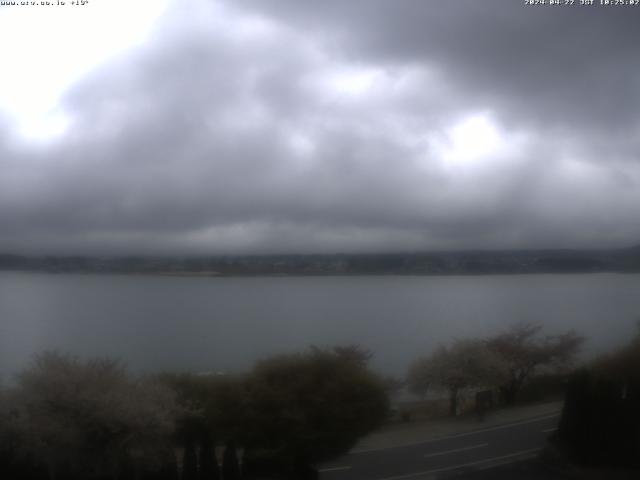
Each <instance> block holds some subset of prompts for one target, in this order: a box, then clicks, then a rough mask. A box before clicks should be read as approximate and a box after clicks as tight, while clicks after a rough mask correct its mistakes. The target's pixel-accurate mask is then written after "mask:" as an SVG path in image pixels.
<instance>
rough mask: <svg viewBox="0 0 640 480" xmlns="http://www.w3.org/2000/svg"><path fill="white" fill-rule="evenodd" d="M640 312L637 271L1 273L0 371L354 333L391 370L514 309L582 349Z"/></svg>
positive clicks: (510, 315) (277, 345) (246, 359)
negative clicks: (73, 358)
mask: <svg viewBox="0 0 640 480" xmlns="http://www.w3.org/2000/svg"><path fill="white" fill-rule="evenodd" d="M638 318H640V275H618V274H594V275H522V276H520V275H509V276H446V277H437V276H434V277H410V276H383V277H278V278H267V277H252V278H188V277H180V278H179V277H149V276H133V275H132V276H118V275H67V274H60V275H52V274H51V275H50V274H35V273H14V272H0V375H2V376H3V377H4V378H5V379H6V378H7V377H8V376H10V375H11V374H12V373H14V372H16V371H17V370H19V369H20V368H22V367H24V366H25V365H26V364H27V363H28V361H29V358H30V357H31V356H32V355H33V354H34V353H35V352H39V351H42V350H44V349H59V350H61V351H65V352H70V353H73V354H76V355H79V356H82V357H85V356H111V357H119V358H122V359H123V360H125V361H126V363H127V364H128V365H129V367H130V368H131V370H133V371H136V372H148V371H156V370H164V369H170V370H180V369H191V370H197V371H209V370H222V371H240V370H244V369H247V368H249V367H250V366H251V364H252V363H253V362H254V361H255V360H256V359H258V358H261V357H265V356H268V355H271V354H274V353H279V352H291V351H296V350H300V349H303V348H305V347H307V346H308V345H311V344H315V345H320V346H325V345H334V344H345V343H358V344H360V345H362V346H363V347H366V348H368V349H371V350H372V351H373V352H374V354H375V356H374V359H373V366H374V367H375V368H376V369H378V370H380V371H382V372H384V373H389V374H396V375H402V374H403V373H404V371H405V370H406V367H407V365H408V364H409V363H410V362H411V360H412V359H414V358H415V357H416V356H418V355H420V354H423V353H428V352H430V351H431V350H432V349H433V348H434V347H435V346H436V345H437V344H438V343H440V342H447V341H449V340H450V339H452V338H454V337H472V336H482V335H490V334H493V333H496V332H498V331H499V330H501V329H503V328H505V327H506V326H508V325H509V324H511V323H514V322H517V321H523V320H524V321H534V322H539V323H541V324H543V325H544V326H545V330H546V331H547V332H549V333H557V332H561V331H565V330H567V329H575V330H577V331H578V332H580V333H581V334H583V335H585V336H586V337H587V343H586V345H585V350H586V352H587V354H589V355H592V354H594V353H598V352H601V351H604V350H606V349H608V348H610V347H612V346H616V345H620V344H622V343H624V342H625V341H626V340H627V339H628V338H629V336H630V335H631V334H633V333H634V331H635V330H634V329H635V322H636V319H638Z"/></svg>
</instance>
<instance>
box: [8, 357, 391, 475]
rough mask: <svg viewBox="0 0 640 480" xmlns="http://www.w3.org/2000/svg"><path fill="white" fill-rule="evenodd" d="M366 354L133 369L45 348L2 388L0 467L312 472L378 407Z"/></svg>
mask: <svg viewBox="0 0 640 480" xmlns="http://www.w3.org/2000/svg"><path fill="white" fill-rule="evenodd" d="M368 357H369V354H368V353H367V352H365V351H363V350H361V349H359V348H358V347H355V346H349V347H336V348H333V349H318V348H312V349H310V350H309V351H307V352H304V353H299V354H293V355H281V356H277V357H273V358H270V359H267V360H264V361H261V362H258V364H256V366H255V367H254V369H253V370H252V371H251V372H249V373H248V374H246V375H243V376H226V375H225V376H216V375H194V374H162V375H157V376H154V377H149V378H143V379H134V378H132V377H131V376H130V375H128V374H127V372H126V370H125V369H124V368H123V366H122V365H121V364H120V363H118V362H115V361H112V360H90V361H80V360H79V359H77V358H74V357H70V356H67V355H62V354H58V353H44V354H42V355H39V356H38V357H37V358H36V359H35V360H34V362H33V364H32V365H31V366H30V367H29V368H27V369H26V370H24V371H23V372H22V373H21V374H20V375H19V377H18V379H17V382H16V384H15V385H13V386H11V387H7V388H4V389H2V390H0V478H2V479H9V480H21V479H24V480H27V479H28V480H40V479H42V480H44V479H48V480H85V479H88V480H90V479H95V480H98V479H100V480H102V479H104V480H107V479H109V480H134V479H135V480H138V479H144V480H165V479H166V480H169V479H171V480H178V479H181V480H196V479H198V480H204V479H222V480H235V479H239V478H245V479H250V478H292V479H293V478H295V479H304V478H316V476H317V472H315V469H314V465H316V464H317V463H318V462H321V461H323V460H326V459H329V458H332V457H334V456H336V455H340V454H342V453H345V452H346V451H348V450H349V449H350V448H351V447H352V446H353V444H354V443H355V442H356V440H357V439H358V438H359V437H360V436H362V435H364V434H366V433H367V432H369V431H371V430H372V429H374V428H375V427H377V426H378V425H379V424H380V423H381V422H382V421H383V420H384V419H385V417H386V415H387V409H388V401H387V396H386V393H385V389H384V385H383V382H382V381H381V380H380V379H379V378H378V377H377V376H376V375H375V374H373V373H372V372H371V371H370V370H369V369H368V368H367V360H368ZM218 457H222V458H218ZM219 460H222V462H221V465H220V462H219Z"/></svg>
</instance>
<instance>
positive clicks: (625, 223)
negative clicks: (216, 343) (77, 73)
mask: <svg viewBox="0 0 640 480" xmlns="http://www.w3.org/2000/svg"><path fill="white" fill-rule="evenodd" d="M184 5H185V4H184V3H182V2H176V5H175V6H174V7H173V8H172V9H171V10H170V11H169V12H168V13H167V15H166V16H165V17H164V18H163V19H162V21H161V24H160V25H159V26H158V28H157V31H156V34H155V36H154V37H153V39H152V41H150V42H149V43H148V44H147V45H145V46H144V47H141V48H139V49H137V50H136V51H133V52H130V53H129V54H128V55H126V56H123V57H120V58H118V59H116V60H114V61H111V62H110V63H109V64H106V65H103V66H102V67H100V68H99V69H97V70H94V71H93V72H91V74H90V75H88V76H87V77H85V78H84V79H82V81H81V82H79V83H78V84H76V85H74V86H73V87H72V88H71V89H70V90H69V91H68V92H67V93H66V94H65V96H64V98H63V103H62V108H63V109H64V110H65V111H66V112H67V114H68V115H69V116H70V118H71V119H72V125H71V127H70V128H69V129H68V131H67V132H66V133H65V134H64V135H63V136H62V137H60V138H59V139H56V140H55V141H52V142H50V143H48V144H47V145H45V146H43V145H33V144H29V143H24V142H21V141H20V140H19V139H17V137H15V136H14V135H13V134H12V133H11V131H12V130H11V125H10V124H7V123H6V122H5V126H4V128H3V129H2V130H1V131H2V132H4V133H3V134H2V135H1V136H0V171H1V172H2V175H0V249H1V250H12V251H16V250H17V251H25V250H27V251H56V252H69V253H71V252H76V251H80V252H91V251H107V252H150V251H153V252H197V253H205V252H269V251H277V252H288V251H293V252H304V251H319V252H327V251H372V250H383V251H387V250H402V249H411V250H415V249H432V248H476V247H480V248H491V247H532V246H534V247H548V246H559V247H583V246H616V245H627V244H632V243H637V242H638V241H640V222H639V221H638V205H640V162H639V161H638V158H639V157H638V155H639V154H638V152H639V150H638V146H639V142H640V121H639V120H640V118H639V117H638V112H639V109H638V99H639V98H640V97H639V95H638V88H639V87H640V60H639V59H640V57H638V56H637V53H636V51H635V49H636V47H637V45H638V44H639V40H640V31H639V30H638V29H637V21H638V19H639V18H640V17H639V15H640V10H637V9H633V8H627V9H622V8H613V7H611V8H598V7H593V8H586V7H583V8H580V7H573V8H571V7H566V8H555V9H554V8H550V7H547V8H539V7H536V8H534V7H525V6H523V5H522V4H521V3H520V2H512V1H495V2H477V1H471V0H467V1H458V2H448V3H447V4H446V5H445V4H444V3H437V4H436V2H424V1H422V0H407V1H403V2H391V1H386V0H367V1H366V2H365V1H351V2H343V1H338V0H326V1H323V2H299V1H295V0H272V1H269V2H264V1H258V0H245V1H241V2H231V1H230V0H228V1H224V2H215V3H214V2H206V1H204V0H202V1H194V2H192V3H190V4H189V6H188V7H185V6H184Z"/></svg>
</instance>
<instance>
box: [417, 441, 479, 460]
mask: <svg viewBox="0 0 640 480" xmlns="http://www.w3.org/2000/svg"><path fill="white" fill-rule="evenodd" d="M488 446H489V444H488V443H480V444H478V445H472V446H470V447H462V448H454V449H453V450H445V451H444V452H437V453H429V454H427V455H425V456H424V458H430V457H437V456H439V455H447V454H448V453H456V452H464V451H465V450H473V449H474V448H482V447H488Z"/></svg>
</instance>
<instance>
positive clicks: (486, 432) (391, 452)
mask: <svg viewBox="0 0 640 480" xmlns="http://www.w3.org/2000/svg"><path fill="white" fill-rule="evenodd" d="M558 419H559V413H554V414H551V415H544V416H541V417H535V418H529V419H526V420H521V421H518V422H514V423H509V424H505V425H500V426H493V427H489V428H485V429H480V430H476V431H473V432H466V433H460V434H456V435H450V436H447V437H442V438H439V439H431V440H428V441H423V442H415V443H413V444H411V445H404V446H396V447H388V448H381V449H372V450H365V451H359V452H357V453H351V454H349V455H346V456H344V457H342V458H340V459H338V460H335V461H333V462H331V463H330V464H327V465H323V466H322V467H321V469H320V478H321V479H322V480H405V479H407V480H420V479H428V478H438V477H443V476H448V475H450V474H453V473H460V472H464V471H471V470H476V469H482V468H489V467H492V466H495V465H499V464H504V463H506V462H510V461H516V460H519V459H523V458H527V457H530V456H534V455H535V454H536V453H537V452H538V451H539V450H540V449H542V447H544V445H545V443H546V440H547V438H548V437H549V435H550V434H551V433H552V432H553V430H555V428H556V426H557V423H558Z"/></svg>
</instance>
